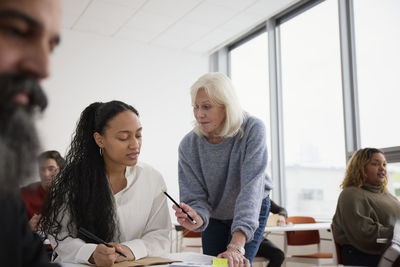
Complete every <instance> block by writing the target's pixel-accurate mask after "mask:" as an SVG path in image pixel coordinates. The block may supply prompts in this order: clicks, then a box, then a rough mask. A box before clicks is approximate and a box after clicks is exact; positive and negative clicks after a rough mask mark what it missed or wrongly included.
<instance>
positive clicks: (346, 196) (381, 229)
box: [337, 190, 393, 252]
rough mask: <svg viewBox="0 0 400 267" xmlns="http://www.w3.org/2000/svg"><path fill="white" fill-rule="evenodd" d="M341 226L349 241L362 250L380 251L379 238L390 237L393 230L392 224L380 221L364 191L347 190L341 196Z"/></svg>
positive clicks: (339, 208) (339, 206)
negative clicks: (385, 224) (377, 240)
mask: <svg viewBox="0 0 400 267" xmlns="http://www.w3.org/2000/svg"><path fill="white" fill-rule="evenodd" d="M337 209H338V210H339V211H340V215H339V217H340V218H339V219H340V221H341V222H342V223H341V226H340V227H341V228H342V230H343V232H344V234H345V236H346V238H347V240H348V242H349V243H350V244H351V245H352V246H354V247H356V248H357V249H359V250H361V251H365V252H367V251H376V252H378V251H380V250H381V249H382V245H381V244H377V243H376V239H377V238H382V237H386V238H389V237H390V236H391V234H392V232H393V229H392V228H391V227H390V226H384V225H382V224H381V223H379V219H378V216H377V214H376V212H375V211H374V209H372V207H371V205H370V204H369V203H368V200H367V199H366V198H364V197H363V194H362V193H358V194H355V193H354V191H352V190H351V191H350V190H345V191H343V192H342V194H341V195H340V197H339V201H338V207H337Z"/></svg>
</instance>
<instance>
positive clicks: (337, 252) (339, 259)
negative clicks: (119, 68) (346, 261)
mask: <svg viewBox="0 0 400 267" xmlns="http://www.w3.org/2000/svg"><path fill="white" fill-rule="evenodd" d="M331 229H332V238H333V242H334V243H335V250H336V258H337V264H343V262H342V254H341V253H340V245H339V243H336V241H335V237H334V236H333V224H331Z"/></svg>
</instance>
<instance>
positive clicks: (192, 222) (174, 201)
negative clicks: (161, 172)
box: [163, 191, 197, 224]
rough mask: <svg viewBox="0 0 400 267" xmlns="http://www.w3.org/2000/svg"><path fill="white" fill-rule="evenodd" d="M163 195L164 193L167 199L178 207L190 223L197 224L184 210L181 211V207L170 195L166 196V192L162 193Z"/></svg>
mask: <svg viewBox="0 0 400 267" xmlns="http://www.w3.org/2000/svg"><path fill="white" fill-rule="evenodd" d="M163 193H164V194H165V195H166V196H167V197H168V198H169V199H171V201H172V202H174V204H175V205H176V206H177V207H179V208H180V209H181V210H182V211H183V213H185V214H186V215H187V216H188V218H189V219H190V220H191V221H192V223H194V224H197V222H196V221H195V220H194V219H193V218H192V217H191V216H190V215H189V214H188V213H187V212H186V211H185V210H184V209H182V207H181V206H180V205H179V204H178V203H177V202H176V201H175V200H174V199H173V198H172V197H171V196H170V195H168V193H167V192H166V191H163Z"/></svg>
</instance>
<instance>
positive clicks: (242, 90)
mask: <svg viewBox="0 0 400 267" xmlns="http://www.w3.org/2000/svg"><path fill="white" fill-rule="evenodd" d="M267 39H268V36H267V34H266V33H262V34H260V35H258V36H257V37H255V38H253V39H251V40H249V41H248V42H246V43H244V44H243V45H241V46H239V47H237V48H235V49H233V50H232V51H230V59H231V66H230V67H231V78H232V82H233V83H234V85H235V88H236V91H237V94H238V96H239V99H240V102H241V104H242V106H243V108H244V110H246V111H247V112H249V113H250V114H252V115H254V116H256V117H258V118H259V119H261V120H262V121H263V122H264V124H265V127H266V128H267V146H268V168H267V172H268V173H271V172H270V168H271V167H270V166H271V164H270V162H271V154H270V150H269V148H270V147H271V145H270V144H271V138H270V134H269V133H270V132H269V125H270V123H269V122H270V116H269V114H270V113H269V90H268V83H269V80H268V41H267Z"/></svg>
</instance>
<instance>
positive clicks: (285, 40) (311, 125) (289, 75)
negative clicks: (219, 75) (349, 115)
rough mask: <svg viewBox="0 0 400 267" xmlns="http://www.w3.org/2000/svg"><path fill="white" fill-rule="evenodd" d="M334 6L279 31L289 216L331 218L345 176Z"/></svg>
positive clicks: (295, 20)
mask: <svg viewBox="0 0 400 267" xmlns="http://www.w3.org/2000/svg"><path fill="white" fill-rule="evenodd" d="M337 12H338V7H337V1H334V0H327V1H324V2H322V3H321V4H319V5H317V6H314V7H313V8H311V9H310V10H308V11H306V12H304V13H302V14H300V15H298V16H297V17H294V18H292V19H291V20H289V21H287V22H285V23H283V24H282V25H281V26H280V34H281V51H282V52H281V53H282V94H283V119H284V121H283V125H284V147H285V151H284V152H285V153H284V155H285V172H286V201H287V210H288V213H289V216H295V215H303V216H313V217H315V218H326V219H331V218H332V216H333V214H334V212H335V208H336V202H337V197H338V195H339V193H340V187H339V186H340V183H341V181H342V179H343V176H344V171H345V164H346V162H345V161H346V159H345V143H344V128H343V125H344V123H343V102H342V89H341V66H340V48H339V25H338V13H337Z"/></svg>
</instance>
